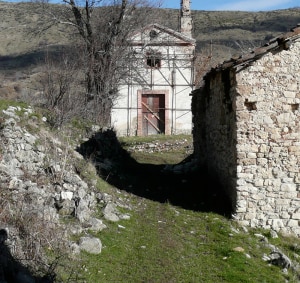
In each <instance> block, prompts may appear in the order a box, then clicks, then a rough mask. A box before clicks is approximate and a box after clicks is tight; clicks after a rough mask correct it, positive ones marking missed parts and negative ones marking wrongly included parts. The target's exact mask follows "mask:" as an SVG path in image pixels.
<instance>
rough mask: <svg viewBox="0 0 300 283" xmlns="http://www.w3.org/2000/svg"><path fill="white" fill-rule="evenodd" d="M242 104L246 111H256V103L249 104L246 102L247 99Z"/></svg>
mask: <svg viewBox="0 0 300 283" xmlns="http://www.w3.org/2000/svg"><path fill="white" fill-rule="evenodd" d="M244 104H245V106H246V108H247V109H248V111H253V110H257V107H256V101H255V102H250V101H248V99H246V100H245V103H244Z"/></svg>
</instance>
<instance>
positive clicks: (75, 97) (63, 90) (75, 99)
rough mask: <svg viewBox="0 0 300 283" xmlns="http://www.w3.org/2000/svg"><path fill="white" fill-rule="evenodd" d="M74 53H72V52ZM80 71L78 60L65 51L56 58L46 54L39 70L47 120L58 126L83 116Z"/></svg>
mask: <svg viewBox="0 0 300 283" xmlns="http://www.w3.org/2000/svg"><path fill="white" fill-rule="evenodd" d="M73 55H74V54H73ZM80 76H81V74H80V71H79V70H78V62H77V61H76V60H72V57H70V55H68V54H67V53H62V54H60V55H59V56H58V58H52V57H51V56H50V55H49V54H47V56H46V58H45V68H44V70H43V71H42V72H40V84H41V86H42V95H41V98H42V104H43V106H44V107H45V108H46V109H47V110H48V111H49V115H48V118H49V122H50V124H51V125H52V126H54V127H58V126H61V125H62V124H64V123H66V122H69V121H70V120H72V119H73V118H78V117H83V116H84V109H83V108H82V105H83V103H84V97H82V95H81V93H82V92H83V90H82V88H81V89H80V84H78V81H80Z"/></svg>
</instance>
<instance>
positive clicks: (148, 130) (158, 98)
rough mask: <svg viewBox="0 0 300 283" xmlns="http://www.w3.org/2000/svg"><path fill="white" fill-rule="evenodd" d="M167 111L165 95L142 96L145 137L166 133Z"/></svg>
mask: <svg viewBox="0 0 300 283" xmlns="http://www.w3.org/2000/svg"><path fill="white" fill-rule="evenodd" d="M165 110H166V109H165V95H164V94H142V117H143V124H142V131H143V135H144V136H148V135H157V134H164V133H165V115H166V114H165V113H166V111H165Z"/></svg>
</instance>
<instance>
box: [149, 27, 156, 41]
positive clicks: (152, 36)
mask: <svg viewBox="0 0 300 283" xmlns="http://www.w3.org/2000/svg"><path fill="white" fill-rule="evenodd" d="M149 36H150V39H154V38H156V37H157V36H158V33H157V31H156V30H154V29H153V30H151V31H150V32H149Z"/></svg>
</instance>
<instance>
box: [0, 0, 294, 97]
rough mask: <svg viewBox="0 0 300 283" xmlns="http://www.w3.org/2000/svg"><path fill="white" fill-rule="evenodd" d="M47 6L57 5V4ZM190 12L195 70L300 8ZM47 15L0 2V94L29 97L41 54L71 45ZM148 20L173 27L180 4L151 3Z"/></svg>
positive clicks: (254, 41)
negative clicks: (175, 6)
mask: <svg viewBox="0 0 300 283" xmlns="http://www.w3.org/2000/svg"><path fill="white" fill-rule="evenodd" d="M49 7H51V9H50V8H49V9H50V10H53V11H59V10H60V5H58V4H56V5H50V6H49ZM50 10H49V11H50ZM149 14H150V13H149ZM192 15H193V21H194V31H193V34H194V37H195V39H196V40H197V46H196V52H197V54H198V55H199V56H198V60H197V63H196V68H197V69H199V70H200V73H203V71H204V70H205V69H208V68H209V66H212V65H215V64H218V63H220V62H223V61H224V60H226V59H229V58H230V57H231V56H232V55H234V54H236V53H243V52H247V51H249V49H253V48H254V47H256V46H259V45H261V44H262V43H265V42H266V41H268V40H269V39H271V38H272V37H275V36H277V35H278V34H280V33H282V32H286V31H288V30H289V29H290V28H292V27H294V26H296V25H297V24H298V23H300V13H299V8H295V9H287V10H278V11H270V12H222V11H221V12H217V11H214V12H213V11H211V12H210V11H193V13H192ZM48 16H49V13H45V12H43V10H42V8H41V6H40V5H39V4H37V3H32V2H27V3H26V2H24V3H8V2H0V17H1V19H2V20H1V23H0V42H1V45H0V97H2V98H10V97H12V98H19V99H24V98H28V97H32V95H34V94H35V93H37V92H38V91H40V90H39V87H38V86H36V85H35V84H36V82H37V80H38V78H36V74H37V73H38V72H39V71H40V66H42V65H43V63H44V58H45V55H46V54H51V53H52V54H53V53H54V52H57V51H58V50H60V49H61V48H67V49H69V50H71V49H72V40H73V39H74V30H72V29H71V28H70V27H67V26H64V25H60V26H55V27H48V26H47V25H45V22H46V19H47V17H48ZM149 21H150V22H158V23H160V24H163V25H165V26H168V27H170V28H173V29H175V30H177V29H178V22H179V10H175V9H155V10H153V11H151V14H150V15H149ZM41 27H43V28H41ZM208 58H209V59H208ZM204 66H205V67H204ZM203 69H204V70H203ZM200 76H201V75H200ZM197 81H198V78H197Z"/></svg>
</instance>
